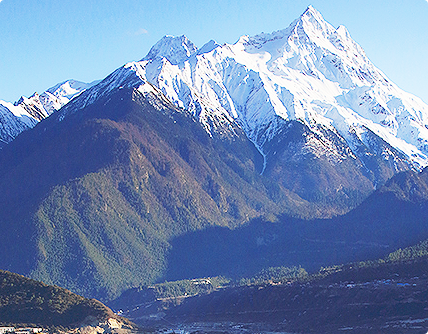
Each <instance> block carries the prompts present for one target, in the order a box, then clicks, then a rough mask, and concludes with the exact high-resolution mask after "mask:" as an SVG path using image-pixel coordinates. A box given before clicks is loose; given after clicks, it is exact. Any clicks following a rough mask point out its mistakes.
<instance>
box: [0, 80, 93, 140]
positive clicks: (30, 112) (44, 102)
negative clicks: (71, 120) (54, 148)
mask: <svg viewBox="0 0 428 334" xmlns="http://www.w3.org/2000/svg"><path fill="white" fill-rule="evenodd" d="M98 82H99V81H94V82H91V83H84V82H80V81H76V80H67V81H64V82H61V83H59V84H57V85H55V86H53V87H51V88H49V89H48V90H46V91H45V92H43V93H42V94H40V95H39V94H38V93H34V94H33V95H31V96H30V97H28V98H27V97H25V96H22V97H21V98H20V99H19V100H18V101H16V102H15V103H13V104H12V103H9V102H5V101H0V142H1V143H2V144H7V143H9V142H10V141H11V140H13V139H14V138H15V137H16V136H17V135H18V134H19V133H21V132H22V131H24V130H27V129H29V128H32V127H34V126H35V125H36V124H37V123H38V122H40V121H41V120H42V119H44V118H46V117H48V116H49V115H50V114H52V113H53V112H55V111H57V110H58V109H60V108H61V107H62V106H63V105H65V104H67V103H68V102H69V101H70V100H71V99H73V98H74V97H76V96H78V95H79V94H80V93H82V92H83V91H84V90H86V89H87V88H89V87H92V86H93V85H95V84H97V83H98Z"/></svg>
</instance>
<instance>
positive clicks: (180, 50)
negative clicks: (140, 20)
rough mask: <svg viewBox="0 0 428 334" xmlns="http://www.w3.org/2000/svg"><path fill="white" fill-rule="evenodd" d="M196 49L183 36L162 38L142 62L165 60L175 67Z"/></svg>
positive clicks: (195, 51)
mask: <svg viewBox="0 0 428 334" xmlns="http://www.w3.org/2000/svg"><path fill="white" fill-rule="evenodd" d="M197 51H198V48H197V47H196V46H195V45H194V44H193V43H192V42H191V41H190V40H189V39H188V38H187V37H186V36H184V35H182V36H179V37H174V36H170V35H167V36H164V37H163V38H162V39H161V40H160V41H159V42H157V43H156V44H155V45H154V46H153V47H152V48H151V49H150V51H149V53H148V54H147V56H146V57H144V58H143V60H155V59H162V58H166V59H167V60H168V61H169V62H170V63H171V64H173V65H177V64H179V63H181V62H183V61H184V60H186V59H188V58H189V57H190V56H192V55H193V54H195V53H197Z"/></svg>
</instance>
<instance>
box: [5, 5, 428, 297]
mask: <svg viewBox="0 0 428 334" xmlns="http://www.w3.org/2000/svg"><path fill="white" fill-rule="evenodd" d="M0 108H1V109H0V111H1V114H0V115H2V116H1V117H2V118H1V120H0V121H1V122H0V124H1V129H2V132H1V135H2V136H3V137H2V140H3V142H5V143H8V144H7V145H6V144H5V145H3V147H2V149H1V150H0V228H1V230H2V233H3V234H2V235H3V239H4V240H7V242H5V243H0V254H1V256H0V268H2V269H5V270H10V271H14V272H18V273H21V274H26V275H29V276H30V277H32V278H35V279H39V280H43V281H44V282H45V283H47V284H57V285H60V286H62V287H66V288H68V289H71V290H72V291H73V292H77V293H81V294H83V295H84V296H91V297H97V298H101V299H102V300H103V301H106V300H109V299H112V298H115V297H118V296H119V295H120V294H121V293H122V292H123V291H124V290H126V289H128V288H132V287H136V286H141V285H147V284H152V283H154V282H159V281H161V280H165V279H183V278H194V276H193V277H192V275H201V276H200V277H202V276H203V275H212V276H214V275H229V276H235V277H239V276H250V275H252V274H254V273H256V272H257V271H260V270H262V269H263V268H267V267H269V266H283V265H287V266H297V265H303V264H304V266H305V267H307V268H310V269H314V268H319V266H321V265H324V264H333V263H335V262H337V261H340V262H347V261H350V260H352V261H356V260H362V259H365V258H366V257H369V256H371V257H377V258H379V257H381V256H385V255H386V254H387V253H388V252H390V251H393V250H394V249H395V248H398V247H404V246H408V245H411V244H412V243H416V242H418V241H420V240H417V239H418V237H423V238H425V237H426V238H428V236H425V235H424V236H420V235H419V232H420V231H423V230H424V228H425V225H424V224H425V220H424V219H421V217H422V216H423V215H422V214H421V212H423V209H424V208H425V205H426V201H425V195H424V194H425V192H424V191H425V190H424V189H425V186H424V184H425V181H424V180H425V174H424V172H422V173H420V172H421V170H422V169H423V168H424V167H425V166H426V165H427V164H428V146H427V140H428V128H426V124H428V106H427V105H425V104H424V103H423V102H422V101H421V100H420V99H418V98H416V97H415V96H412V95H410V94H408V93H406V92H404V91H402V90H401V89H399V88H398V87H397V86H396V85H395V84H394V83H392V82H390V81H389V80H388V79H387V77H386V76H385V75H384V74H383V73H382V72H381V71H380V70H378V69H377V68H376V67H375V66H374V65H373V64H372V63H371V62H370V60H369V59H368V57H367V56H366V55H365V53H364V51H363V49H362V48H361V47H360V46H359V45H358V44H357V43H356V42H354V41H353V40H352V38H351V37H350V34H349V33H348V32H347V30H346V29H345V28H344V27H342V26H341V27H338V28H337V29H336V28H334V27H332V26H331V25H330V24H329V23H327V22H326V21H325V20H324V19H323V18H322V16H321V14H320V13H319V12H317V11H316V10H315V9H314V8H313V7H309V8H308V9H307V10H306V11H305V12H304V13H303V14H302V15H301V16H300V17H299V18H298V19H297V20H296V21H294V22H293V23H292V24H291V25H290V26H289V27H288V28H286V29H284V30H281V31H277V32H274V33H271V34H265V33H263V34H260V35H257V36H254V37H249V36H243V37H241V38H240V39H239V40H238V41H237V42H236V43H235V44H233V45H232V44H224V45H219V44H217V43H215V42H213V41H210V42H208V43H207V44H206V45H204V46H203V47H201V48H200V49H198V48H197V47H196V46H195V45H194V44H193V43H192V42H190V41H189V40H188V39H187V38H186V37H185V36H181V37H171V36H166V37H164V38H162V39H161V40H160V41H159V42H158V43H157V44H156V45H154V46H153V47H152V49H151V50H150V51H149V53H148V54H147V56H146V57H144V58H143V59H142V60H141V61H137V62H131V63H128V64H126V65H124V66H123V67H121V68H119V69H117V70H116V71H114V72H113V73H111V74H110V75H109V76H107V77H106V78H105V79H104V80H102V81H100V82H94V83H92V84H82V83H78V82H65V83H63V84H59V85H58V86H55V87H53V88H52V89H50V90H48V91H47V92H45V93H43V94H42V95H40V96H38V95H34V96H32V97H31V98H29V99H26V98H22V99H21V100H20V101H18V102H17V103H15V105H12V104H10V103H6V102H1V104H0ZM56 110H57V111H56ZM48 115H50V116H49V117H47V116H48ZM39 121H40V122H39ZM36 123H38V124H37V125H36ZM32 127H34V128H32ZM28 128H32V129H30V130H28V131H23V130H25V129H28ZM18 133H20V134H19V135H18ZM15 137H16V138H15ZM13 138H15V139H13ZM12 139H13V140H12ZM400 172H401V173H400ZM425 173H426V172H425ZM396 174H398V175H396ZM394 175H395V176H396V177H398V178H397V179H393V180H400V175H410V176H409V177H408V178H409V179H410V180H421V181H420V185H419V186H418V187H417V189H419V190H420V191H419V190H418V191H419V192H418V194H422V195H420V196H419V197H418V196H416V200H415V199H414V197H412V195H409V200H407V199H408V198H405V199H404V200H403V201H398V202H397V201H396V199H395V197H396V194H399V193H400V191H399V190H397V189H400V187H401V185H402V184H401V183H400V182H398V181H397V183H394V182H395V181H389V183H387V180H389V179H390V178H391V177H393V176H394ZM412 175H420V177H419V178H418V177H417V176H415V177H413V176H412ZM402 178H403V179H405V180H407V179H406V177H404V176H402ZM409 182H410V181H409ZM415 182H416V181H415ZM404 183H405V182H404ZM385 184H386V186H385ZM395 184H397V186H396V187H395V188H394V189H395V190H394V191H393V192H389V191H386V190H385V189H389V188H388V186H391V185H395ZM418 184H419V183H418ZM406 185H407V183H405V184H404V185H403V187H404V186H406ZM385 187H386V188H385ZM397 187H398V188H397ZM406 189H407V188H406ZM412 189H413V188H412ZM391 193H392V194H393V195H388V196H391V197H392V199H391V198H390V197H388V196H387V195H382V194H391ZM404 193H406V194H407V190H406V191H405V192H404ZM409 193H410V194H412V192H411V191H410V192H409ZM384 198H386V200H387V201H383V199H384ZM388 200H390V201H388ZM391 203H392V205H394V203H405V205H406V207H405V209H406V210H409V211H411V212H413V215H412V217H414V219H415V225H414V228H410V229H406V228H403V226H405V224H406V223H407V220H406V212H409V211H404V209H403V211H402V212H401V211H400V209H399V208H400V207H398V206H397V207H396V208H394V210H395V209H396V211H394V210H388V209H389V205H390V204H391ZM397 212H398V213H400V214H396V215H393V213H397ZM341 215H343V216H341ZM373 215H377V216H375V217H376V219H373ZM377 226H379V229H377ZM379 231H380V232H379ZM385 231H386V232H385ZM383 232H385V233H383ZM248 236H250V237H249V238H248ZM293 236H296V238H293ZM204 240H206V241H207V242H204ZM211 245H212V247H207V246H211ZM394 247H395V248H394ZM249 249H250V251H248V250H249ZM314 254H315V255H314ZM185 269H189V270H187V271H186V270H185Z"/></svg>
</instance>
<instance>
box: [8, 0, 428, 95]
mask: <svg viewBox="0 0 428 334" xmlns="http://www.w3.org/2000/svg"><path fill="white" fill-rule="evenodd" d="M309 4H312V5H313V6H314V7H315V8H316V9H318V10H319V11H320V12H321V13H322V14H323V16H324V18H325V19H326V20H327V21H328V22H330V23H331V24H332V25H333V26H335V27H337V26H338V25H341V24H342V25H345V26H346V27H347V28H348V30H349V31H350V33H351V36H352V37H353V38H354V39H355V40H356V41H357V42H358V43H359V44H360V45H361V46H362V47H363V48H364V49H365V51H366V53H367V55H368V56H369V58H370V59H371V60H372V61H373V62H374V64H375V65H376V66H377V67H379V68H380V69H381V70H382V71H383V72H384V73H385V74H386V75H387V76H388V77H389V78H390V79H391V80H392V81H394V82H395V83H396V84H398V86H400V87H401V88H402V89H404V90H406V91H408V92H411V93H413V94H415V95H417V96H419V97H421V98H422V99H423V100H424V101H425V102H427V103H428V85H427V78H428V1H427V0H349V1H347V0H305V1H301V0H268V1H267V0H266V1H265V0H246V1H243V0H235V1H230V0H209V1H208V0H0V48H1V49H0V99H1V100H6V101H10V102H13V101H15V100H17V99H18V98H19V97H20V96H21V95H25V96H29V95H31V94H32V93H34V92H35V91H37V92H43V91H44V90H46V89H47V88H49V87H51V86H53V85H55V84H56V83H58V82H61V81H64V80H67V79H76V80H80V81H85V82H90V81H92V80H97V79H102V78H104V77H105V76H106V75H108V74H109V73H110V72H112V71H113V70H115V69H116V68H118V67H120V66H122V65H123V64H125V63H126V62H128V61H132V60H139V59H141V58H143V57H144V56H145V55H146V54H147V53H148V51H149V49H150V47H151V46H152V45H153V44H154V43H156V42H157V41H158V40H159V39H160V38H161V37H162V36H164V35H167V34H168V35H182V34H184V35H186V36H187V37H188V38H189V39H190V40H191V41H193V42H194V43H195V44H196V45H197V46H198V47H201V46H202V45H203V44H204V43H206V42H208V41H209V40H210V39H214V40H216V41H217V42H218V43H220V44H222V43H234V42H236V41H237V40H238V38H239V37H240V36H241V35H245V34H247V35H255V34H258V33H261V32H272V31H275V30H280V29H284V28H286V27H287V26H288V25H289V24H290V23H291V22H292V21H293V20H294V19H296V18H298V16H299V15H300V14H302V13H303V11H304V10H305V9H306V7H307V6H308V5H309Z"/></svg>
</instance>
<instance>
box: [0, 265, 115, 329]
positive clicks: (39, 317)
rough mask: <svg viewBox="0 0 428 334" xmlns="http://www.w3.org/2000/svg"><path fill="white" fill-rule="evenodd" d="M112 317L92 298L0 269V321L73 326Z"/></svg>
mask: <svg viewBox="0 0 428 334" xmlns="http://www.w3.org/2000/svg"><path fill="white" fill-rule="evenodd" d="M109 318H116V319H118V317H117V316H115V315H114V314H113V312H112V311H111V310H110V309H109V308H107V307H106V306H104V305H103V304H101V303H100V302H99V301H97V300H95V299H86V298H83V297H81V296H78V295H76V294H74V293H72V292H70V291H68V290H65V289H62V288H60V287H57V286H49V285H46V284H44V283H42V282H38V281H35V280H32V279H28V278H26V277H24V276H21V275H17V274H14V273H10V272H7V271H3V270H0V325H21V326H22V325H30V324H31V325H36V326H43V327H50V326H66V327H68V326H75V327H78V326H80V325H83V324H85V322H86V324H88V323H92V322H94V320H95V321H96V322H97V323H98V322H103V321H106V320H107V319H109Z"/></svg>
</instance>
